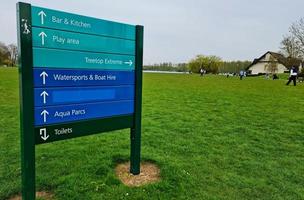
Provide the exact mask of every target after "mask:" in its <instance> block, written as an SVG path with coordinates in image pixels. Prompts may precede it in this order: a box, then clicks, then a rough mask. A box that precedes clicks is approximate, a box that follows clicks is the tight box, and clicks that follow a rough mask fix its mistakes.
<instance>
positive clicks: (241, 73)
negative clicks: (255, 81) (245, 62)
mask: <svg viewBox="0 0 304 200" xmlns="http://www.w3.org/2000/svg"><path fill="white" fill-rule="evenodd" d="M243 76H244V72H243V70H241V71H240V80H243Z"/></svg>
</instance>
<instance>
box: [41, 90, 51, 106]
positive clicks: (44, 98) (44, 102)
mask: <svg viewBox="0 0 304 200" xmlns="http://www.w3.org/2000/svg"><path fill="white" fill-rule="evenodd" d="M40 96H41V97H42V96H43V104H46V97H47V96H49V94H48V93H47V92H46V91H43V92H42V93H41V94H40Z"/></svg>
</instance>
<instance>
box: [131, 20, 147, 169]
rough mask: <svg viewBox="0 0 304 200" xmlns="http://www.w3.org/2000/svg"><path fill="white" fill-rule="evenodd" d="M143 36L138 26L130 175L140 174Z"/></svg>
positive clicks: (141, 28)
mask: <svg viewBox="0 0 304 200" xmlns="http://www.w3.org/2000/svg"><path fill="white" fill-rule="evenodd" d="M143 34H144V27H143V26H136V47H135V49H136V52H135V105H134V109H135V113H134V125H133V127H132V128H131V162H130V163H131V164H130V173H132V174H134V175H137V174H139V173H140V146H141V144H140V143H141V142H140V140H141V105H142V65H143Z"/></svg>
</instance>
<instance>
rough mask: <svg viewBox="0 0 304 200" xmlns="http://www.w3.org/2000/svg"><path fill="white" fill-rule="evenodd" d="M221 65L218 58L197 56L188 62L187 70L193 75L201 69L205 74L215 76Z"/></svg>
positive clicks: (220, 60)
mask: <svg viewBox="0 0 304 200" xmlns="http://www.w3.org/2000/svg"><path fill="white" fill-rule="evenodd" d="M221 63H222V59H221V58H220V57H218V56H205V55H197V56H196V57H195V58H194V59H192V60H190V62H189V63H188V68H189V69H190V70H191V71H192V72H194V73H199V71H200V69H201V68H203V69H204V70H206V71H207V73H214V74H216V73H218V70H219V66H220V65H221Z"/></svg>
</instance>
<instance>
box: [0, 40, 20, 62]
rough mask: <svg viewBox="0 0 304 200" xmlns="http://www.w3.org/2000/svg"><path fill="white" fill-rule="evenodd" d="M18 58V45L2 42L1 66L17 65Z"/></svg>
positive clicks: (0, 43)
mask: <svg viewBox="0 0 304 200" xmlns="http://www.w3.org/2000/svg"><path fill="white" fill-rule="evenodd" d="M17 59H18V49H17V45H15V44H9V45H5V44H4V43H3V42H0V66H3V65H4V66H8V67H9V66H11V67H13V66H16V64H17Z"/></svg>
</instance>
